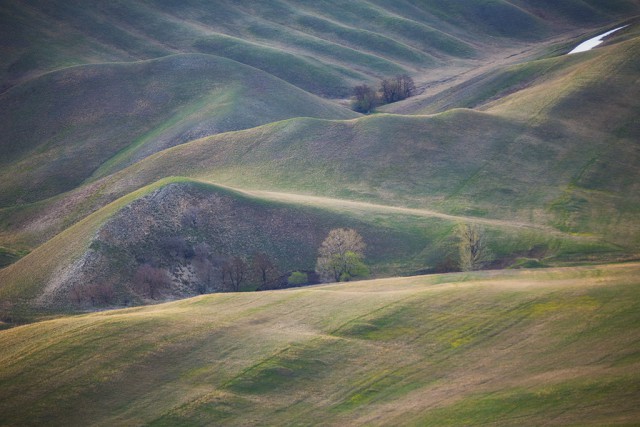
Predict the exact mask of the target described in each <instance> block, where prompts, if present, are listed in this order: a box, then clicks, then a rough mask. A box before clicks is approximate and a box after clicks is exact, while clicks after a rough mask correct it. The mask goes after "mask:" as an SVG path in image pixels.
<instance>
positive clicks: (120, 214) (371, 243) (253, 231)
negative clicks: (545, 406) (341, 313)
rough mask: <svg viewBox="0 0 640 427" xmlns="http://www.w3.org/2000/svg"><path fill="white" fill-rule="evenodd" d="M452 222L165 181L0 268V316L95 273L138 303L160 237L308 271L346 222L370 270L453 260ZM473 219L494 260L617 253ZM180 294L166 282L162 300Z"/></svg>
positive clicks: (30, 311)
mask: <svg viewBox="0 0 640 427" xmlns="http://www.w3.org/2000/svg"><path fill="white" fill-rule="evenodd" d="M192 210H194V212H197V219H196V225H192V223H191V222H189V221H187V222H185V221H184V220H183V218H186V215H188V212H191V211H192ZM167 212H171V215H169V216H168V215H167V214H166V213H167ZM235 212H242V215H241V216H238V215H236V214H234V213H235ZM461 221H474V219H473V218H463V217H453V216H446V215H439V214H437V213H433V212H429V211H421V210H403V209H398V208H393V207H387V206H381V205H370V204H363V203H350V202H348V201H346V200H336V199H322V198H310V199H309V198H305V197H301V196H295V195H288V194H277V193H275V194H274V193H260V192H258V193H255V194H247V193H243V192H238V191H237V190H232V189H229V188H225V187H220V186H215V185H211V184H208V183H205V182H197V181H192V180H190V179H186V178H165V179H163V180H160V181H158V182H155V183H153V184H151V185H148V186H145V187H143V188H141V189H140V190H137V191H134V192H133V193H130V194H127V195H126V196H124V197H122V198H120V199H118V200H116V201H114V202H112V203H110V204H109V205H107V206H106V207H104V208H102V209H100V210H98V211H97V212H95V213H93V214H92V215H89V216H88V217H86V218H85V219H83V220H82V221H80V222H78V223H77V224H75V225H73V226H71V227H69V228H67V229H65V230H64V231H63V232H62V233H60V234H58V235H56V236H55V237H54V238H52V239H51V240H49V241H47V242H46V243H44V244H42V245H40V246H39V247H37V248H36V249H35V250H33V251H32V252H31V253H29V254H28V255H26V256H25V257H24V258H22V259H20V260H19V261H17V262H15V263H13V264H12V265H9V266H8V267H6V268H5V269H2V270H0V283H2V286H0V298H1V299H2V300H3V301H5V302H6V303H7V304H9V305H8V306H7V307H4V308H3V310H2V311H3V313H4V316H5V317H12V318H13V317H17V318H19V319H20V320H21V321H24V320H28V319H32V318H34V317H38V311H43V312H45V313H48V312H60V311H74V310H76V311H77V310H82V309H86V308H87V307H85V306H82V305H78V304H77V303H76V302H75V300H74V299H73V297H72V294H71V292H70V289H72V288H74V287H76V286H87V284H92V283H105V280H108V281H109V282H108V283H111V284H112V285H113V286H114V287H115V289H116V294H117V295H116V297H115V299H114V300H113V301H112V302H111V303H110V305H116V306H117V305H123V304H124V305H129V304H140V303H143V302H144V301H142V300H141V299H140V296H139V295H138V294H136V293H135V292H134V291H132V290H131V289H130V287H129V286H130V282H131V277H133V275H134V272H135V269H136V268H137V266H138V265H139V264H140V263H141V262H142V261H139V260H140V259H143V260H146V262H154V263H157V264H158V265H160V266H162V267H164V268H167V269H169V270H172V269H173V268H174V267H175V266H177V265H178V264H177V262H178V261H176V260H175V259H174V257H173V256H169V255H167V254H166V253H165V252H163V251H164V250H163V249H162V248H163V241H164V240H163V239H166V238H167V237H172V236H181V237H183V238H184V239H186V241H187V242H188V243H189V244H190V245H192V246H196V245H197V244H200V243H203V242H204V243H207V244H208V245H209V246H210V248H211V251H212V253H213V254H217V255H227V256H240V257H244V258H246V259H250V258H251V257H252V256H253V254H254V253H260V252H263V253H266V254H267V255H268V256H269V257H270V258H271V260H272V262H273V263H274V264H275V265H276V266H277V267H278V270H279V271H280V272H281V273H287V272H291V271H296V270H306V271H309V270H314V268H315V261H316V258H317V248H318V247H319V246H320V244H321V242H322V240H323V239H324V238H325V237H326V236H327V234H328V232H329V230H331V229H333V228H354V229H356V230H357V231H358V232H359V233H360V234H361V235H362V236H363V238H364V240H365V242H366V244H367V250H366V262H367V264H369V266H370V268H371V271H372V274H373V275H374V277H375V276H377V277H380V276H394V275H411V274H416V273H417V272H424V271H435V270H438V269H442V268H451V266H449V267H446V266H447V265H448V264H447V263H449V264H450V263H451V262H452V261H451V260H455V258H456V249H455V248H456V243H455V238H454V237H453V229H454V227H455V225H456V224H457V223H458V222H461ZM482 221H483V220H481V223H482V224H484V225H485V226H486V227H487V236H488V242H489V246H490V247H491V249H492V251H493V253H494V256H495V261H496V263H497V264H496V265H498V264H499V265H503V266H508V265H510V264H511V263H513V262H514V261H515V258H516V257H517V256H529V255H535V256H538V257H540V258H543V259H544V260H545V262H546V263H548V264H553V263H554V262H575V261H578V260H587V259H589V257H594V256H595V257H600V258H604V259H611V258H613V259H617V258H619V257H625V256H627V255H626V254H625V252H624V251H623V250H621V249H620V248H618V247H615V246H612V245H610V244H608V243H606V242H603V241H599V240H596V239H591V238H580V237H578V238H574V237H572V236H570V235H562V234H559V233H555V232H553V231H552V230H550V229H547V228H544V227H536V226H535V225H527V224H517V223H508V222H501V221H491V220H484V222H482ZM125 235H126V237H125ZM249 284H251V283H249ZM184 295H185V294H184V291H183V290H180V289H179V288H173V287H172V288H171V289H167V290H166V291H164V296H163V297H162V298H170V297H181V296H184Z"/></svg>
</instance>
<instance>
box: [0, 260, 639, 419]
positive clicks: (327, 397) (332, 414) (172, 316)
mask: <svg viewBox="0 0 640 427" xmlns="http://www.w3.org/2000/svg"><path fill="white" fill-rule="evenodd" d="M638 268H639V266H638V265H637V264H629V265H617V266H601V267H582V268H571V269H551V270H536V271H522V272H481V273H473V274H454V275H444V276H440V275H436V276H426V277H412V278H401V279H384V280H377V281H367V282H358V283H350V284H337V285H330V286H321V287H313V288H302V289H295V290H287V291H269V292H258V293H236V294H217V295H207V296H201V297H197V298H194V299H188V300H183V301H177V302H172V303H168V304H162V305H156V306H149V307H141V308H135V309H127V310H118V311H109V312H102V313H94V314H90V315H83V316H73V317H64V318H61V319H55V320H50V321H45V322H39V323H36V324H32V325H26V326H21V327H17V328H13V329H9V330H5V331H2V332H0V361H1V363H0V366H2V368H1V369H0V396H1V398H0V423H2V424H5V425H15V424H20V425H42V424H51V425H63V424H64V425H86V424H87V423H92V424H100V425H103V424H144V425H171V426H176V425H207V424H209V425H210V424H224V425H246V424H254V425H257V424H259V425H276V424H290V423H306V422H308V421H309V420H313V422H314V423H317V424H324V425H345V424H350V425H425V424H426V425H481V424H486V423H487V422H489V423H491V424H494V425H500V426H502V425H505V426H506V425H513V424H514V423H518V424H524V425H539V424H553V425H568V424H571V425H603V424H621V425H631V424H633V423H634V422H636V421H637V420H638V417H639V416H640V414H639V413H638V406H637V405H636V401H637V396H638V393H639V392H640V390H638V384H640V383H639V379H640V378H638V373H639V372H640V370H639V369H638V363H639V361H638V354H639V353H638V352H639V350H640V349H639V348H638V339H639V338H640V337H639V336H638V331H640V328H639V326H640V325H639V322H640V319H639V317H638V316H639V314H638V313H640V310H639V307H638V298H637V295H638V292H639V289H638V286H639V285H640V284H639V283H638V275H637V271H638Z"/></svg>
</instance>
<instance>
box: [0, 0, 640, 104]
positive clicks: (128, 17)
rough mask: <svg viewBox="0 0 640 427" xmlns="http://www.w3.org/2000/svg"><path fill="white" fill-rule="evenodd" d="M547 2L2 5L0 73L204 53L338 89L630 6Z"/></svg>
mask: <svg viewBox="0 0 640 427" xmlns="http://www.w3.org/2000/svg"><path fill="white" fill-rule="evenodd" d="M556 3H557V2H549V1H545V2H544V3H541V2H539V1H530V0H519V1H517V2H513V1H511V2H509V1H504V0H496V1H476V2H472V3H469V2H467V1H461V0H457V1H443V0H430V1H426V2H419V3H417V4H416V3H415V2H410V1H393V2H391V1H364V0H356V1H349V2H335V1H316V2H304V1H293V0H291V1H283V0H281V1H273V2H263V1H255V0H249V1H243V2H200V1H197V0H189V1H183V2H174V1H154V2H135V3H129V2H116V3H105V2H98V1H90V2H86V1H78V0H74V1H62V0H54V1H48V2H37V1H21V2H17V1H6V2H3V4H2V5H0V31H1V32H0V37H1V38H2V40H5V41H7V42H6V43H4V44H3V47H2V51H1V52H2V56H3V62H2V66H1V67H0V72H1V76H0V81H1V82H2V85H3V87H5V88H6V87H9V86H11V85H13V84H15V83H17V82H19V81H24V79H28V78H31V77H33V76H35V75H38V74H40V73H42V72H46V71H51V70H53V69H57V68H60V67H65V66H69V65H78V64H86V63H96V62H105V61H135V60H141V59H151V58H157V57H160V56H165V55H169V54H174V53H186V52H209V53H216V54H220V55H224V56H227V57H229V58H232V59H236V60H239V61H241V62H244V63H246V64H248V65H252V66H256V67H258V68H261V69H263V70H265V71H268V72H270V73H272V74H274V75H276V76H278V77H281V78H284V79H286V80H287V81H289V82H290V83H293V84H296V85H298V86H300V87H302V88H304V89H306V90H309V91H313V92H314V93H317V94H323V95H327V96H344V95H346V94H348V88H349V87H350V86H351V85H352V84H353V83H354V82H356V81H358V80H362V79H363V78H364V79H367V78H371V77H373V76H376V77H379V76H380V75H386V74H391V73H395V72H399V71H403V70H405V71H411V70H416V69H422V70H424V69H429V68H431V67H433V66H435V65H447V64H449V62H450V61H452V60H453V61H458V60H462V61H464V60H466V59H468V58H472V57H483V56H485V55H487V51H491V50H493V49H495V48H496V46H505V43H508V42H513V41H526V42H528V41H535V40H541V39H543V38H545V37H549V36H551V35H554V34H558V33H561V32H563V31H567V30H570V29H575V28H576V27H580V26H585V25H587V26H594V25H597V24H598V23H606V22H609V21H611V20H614V19H620V18H622V17H628V16H632V15H634V14H637V13H639V12H640V5H638V3H637V2H636V1H633V0H619V1H616V2H611V1H605V0H595V1H588V2H587V1H571V2H562V3H561V4H556ZM294 55H295V56H294ZM292 70H297V72H296V73H292Z"/></svg>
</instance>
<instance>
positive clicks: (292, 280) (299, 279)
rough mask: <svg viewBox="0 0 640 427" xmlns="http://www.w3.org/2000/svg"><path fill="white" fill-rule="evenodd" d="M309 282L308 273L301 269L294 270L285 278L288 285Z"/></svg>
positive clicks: (299, 284)
mask: <svg viewBox="0 0 640 427" xmlns="http://www.w3.org/2000/svg"><path fill="white" fill-rule="evenodd" d="M307 283H309V275H308V274H307V273H303V272H301V271H294V272H293V273H291V275H290V276H289V278H288V279H287V284H289V286H301V285H306V284H307Z"/></svg>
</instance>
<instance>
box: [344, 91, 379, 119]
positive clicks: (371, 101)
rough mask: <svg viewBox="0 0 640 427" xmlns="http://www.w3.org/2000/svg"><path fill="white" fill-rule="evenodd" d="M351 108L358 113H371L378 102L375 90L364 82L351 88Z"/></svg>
mask: <svg viewBox="0 0 640 427" xmlns="http://www.w3.org/2000/svg"><path fill="white" fill-rule="evenodd" d="M353 97H354V98H353V101H352V102H351V108H353V109H354V110H355V111H358V112H359V113H365V114H366V113H371V112H372V111H373V110H375V109H376V107H377V106H378V105H379V104H380V98H379V97H378V93H377V92H376V90H375V89H374V88H372V87H370V86H368V85H366V84H363V85H360V86H356V87H354V88H353Z"/></svg>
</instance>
